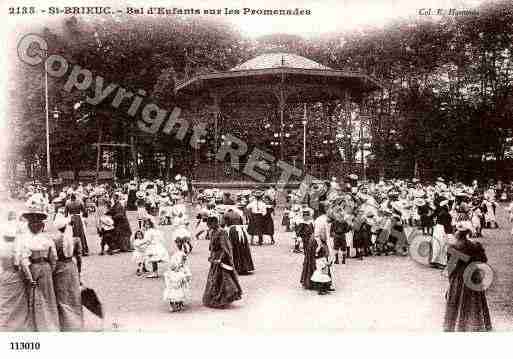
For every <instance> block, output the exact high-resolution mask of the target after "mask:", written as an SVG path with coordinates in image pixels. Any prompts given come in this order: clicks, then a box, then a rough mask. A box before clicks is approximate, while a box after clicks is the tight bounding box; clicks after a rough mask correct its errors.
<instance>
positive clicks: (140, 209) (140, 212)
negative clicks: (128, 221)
mask: <svg viewBox="0 0 513 359" xmlns="http://www.w3.org/2000/svg"><path fill="white" fill-rule="evenodd" d="M135 196H136V197H137V199H136V201H135V205H136V207H137V225H138V226H139V229H142V228H143V222H144V218H146V217H147V216H148V212H146V201H145V200H144V197H145V196H144V192H142V191H138V192H137V193H136V194H135Z"/></svg>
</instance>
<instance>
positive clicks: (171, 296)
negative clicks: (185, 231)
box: [164, 238, 192, 312]
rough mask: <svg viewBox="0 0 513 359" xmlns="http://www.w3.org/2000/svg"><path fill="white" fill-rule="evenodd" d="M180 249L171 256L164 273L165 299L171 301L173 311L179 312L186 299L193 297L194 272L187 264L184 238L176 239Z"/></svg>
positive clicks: (170, 305)
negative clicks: (192, 281) (192, 282)
mask: <svg viewBox="0 0 513 359" xmlns="http://www.w3.org/2000/svg"><path fill="white" fill-rule="evenodd" d="M176 246H177V248H178V251H177V252H176V253H175V254H173V255H172V256H171V259H170V261H169V268H168V270H167V271H166V273H164V279H165V283H166V289H165V290H164V300H165V301H167V302H169V307H170V310H171V311H172V312H178V311H180V310H182V309H183V306H184V303H185V301H188V300H190V297H191V280H192V273H191V271H190V269H189V266H188V265H187V254H185V252H184V249H185V242H184V241H183V240H182V239H179V238H177V239H176Z"/></svg>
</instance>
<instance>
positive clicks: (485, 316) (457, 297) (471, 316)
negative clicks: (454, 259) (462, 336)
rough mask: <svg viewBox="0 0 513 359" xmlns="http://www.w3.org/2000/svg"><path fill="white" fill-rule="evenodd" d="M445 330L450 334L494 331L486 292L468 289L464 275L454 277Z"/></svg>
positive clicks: (448, 294)
mask: <svg viewBox="0 0 513 359" xmlns="http://www.w3.org/2000/svg"><path fill="white" fill-rule="evenodd" d="M444 330H445V331H448V332H453V331H458V332H481V331H490V330H492V322H491V319H490V312H489V309H488V303H487V301H486V295H485V292H484V291H476V290H472V289H471V288H468V287H467V286H466V285H465V283H464V279H463V273H459V274H458V275H454V276H452V278H451V279H450V283H449V290H448V292H447V304H446V309H445V317H444Z"/></svg>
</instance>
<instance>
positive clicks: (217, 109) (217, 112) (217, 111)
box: [210, 92, 221, 182]
mask: <svg viewBox="0 0 513 359" xmlns="http://www.w3.org/2000/svg"><path fill="white" fill-rule="evenodd" d="M210 97H211V98H212V100H213V106H212V113H213V115H214V153H215V154H217V151H218V143H219V118H220V117H221V106H220V102H221V101H220V96H219V95H218V94H217V93H214V92H211V93H210ZM213 161H214V182H217V160H216V158H215V156H214V158H213Z"/></svg>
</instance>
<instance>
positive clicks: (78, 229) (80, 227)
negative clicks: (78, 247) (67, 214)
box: [71, 214, 89, 254]
mask: <svg viewBox="0 0 513 359" xmlns="http://www.w3.org/2000/svg"><path fill="white" fill-rule="evenodd" d="M71 225H72V226H73V237H78V238H80V243H81V244H82V251H83V252H84V254H88V253H89V247H88V246H87V238H86V235H85V231H84V222H83V221H82V217H81V216H80V215H79V214H73V215H71Z"/></svg>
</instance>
